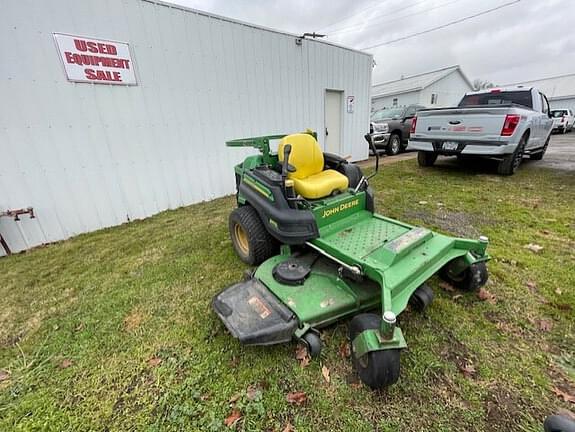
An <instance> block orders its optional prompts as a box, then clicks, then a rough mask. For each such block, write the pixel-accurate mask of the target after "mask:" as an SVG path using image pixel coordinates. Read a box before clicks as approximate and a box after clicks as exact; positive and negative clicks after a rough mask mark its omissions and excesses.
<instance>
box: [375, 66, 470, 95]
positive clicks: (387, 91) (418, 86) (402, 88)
mask: <svg viewBox="0 0 575 432" xmlns="http://www.w3.org/2000/svg"><path fill="white" fill-rule="evenodd" d="M455 71H459V73H460V74H461V75H462V76H463V79H464V80H465V81H467V83H468V84H469V87H470V88H472V87H473V86H472V85H471V83H470V82H469V80H468V79H467V77H466V76H465V75H464V74H463V72H462V71H461V68H460V67H459V65H455V66H449V67H446V68H442V69H437V70H434V71H431V72H425V73H421V74H417V75H411V76H408V77H405V78H402V79H398V80H394V81H387V82H383V83H380V84H374V85H373V86H372V88H371V94H372V97H374V98H376V97H382V96H389V95H394V94H400V93H408V92H412V91H418V90H423V89H424V88H426V87H429V86H430V85H431V84H433V83H435V82H437V81H439V80H440V79H442V78H445V77H446V76H448V75H451V74H452V73H454V72H455Z"/></svg>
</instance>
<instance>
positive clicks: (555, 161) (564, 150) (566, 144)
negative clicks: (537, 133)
mask: <svg viewBox="0 0 575 432" xmlns="http://www.w3.org/2000/svg"><path fill="white" fill-rule="evenodd" d="M525 166H526V167H527V166H529V167H545V168H554V169H558V170H566V171H575V132H571V133H567V134H554V135H552V136H551V142H550V143H549V147H548V148H547V153H545V157H544V158H543V160H542V161H539V162H532V161H530V162H529V163H526V164H525Z"/></svg>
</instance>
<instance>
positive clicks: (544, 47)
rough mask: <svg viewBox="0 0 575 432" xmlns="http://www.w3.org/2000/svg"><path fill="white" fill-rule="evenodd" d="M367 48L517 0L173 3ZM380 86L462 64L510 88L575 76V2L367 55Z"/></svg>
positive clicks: (520, 7)
mask: <svg viewBox="0 0 575 432" xmlns="http://www.w3.org/2000/svg"><path fill="white" fill-rule="evenodd" d="M171 1H172V2H173V3H178V4H181V5H184V6H189V7H192V8H195V9H200V10H204V11H207V12H212V13H215V14H218V15H224V16H227V17H230V18H235V19H239V20H242V21H246V22H250V23H254V24H259V25H263V26H266V27H272V28H276V29H279V30H285V31H288V32H292V33H297V34H301V33H304V32H313V31H316V32H321V33H325V34H326V35H327V39H328V40H329V41H332V42H336V43H339V44H341V45H345V46H349V47H353V48H360V49H361V48H364V47H369V46H373V45H376V44H378V43H381V42H386V41H390V40H393V39H397V38H401V37H403V36H407V35H411V34H413V33H418V32H421V31H425V30H428V29H431V28H433V27H437V26H441V25H443V24H447V23H449V22H451V21H455V20H458V19H461V18H464V17H466V16H469V15H474V14H477V13H479V12H482V11H484V10H487V9H491V8H494V7H497V6H500V5H503V4H505V3H510V2H511V1H513V0H481V1H478V0H356V1H349V0H330V1H328V0H322V1H319V0H318V1H313V0H283V1H280V0H171ZM367 51H368V52H371V53H372V54H374V57H375V61H376V64H377V65H376V67H375V69H374V71H373V81H374V83H379V82H382V81H388V80H393V79H398V78H400V77H401V75H406V76H407V75H413V74H417V73H421V72H427V71H430V70H433V69H439V68H442V67H445V66H451V65H454V64H459V65H460V66H461V67H462V69H463V71H464V73H465V74H466V75H467V76H468V78H469V79H470V80H472V81H473V80H474V79H476V78H481V79H484V80H489V81H492V82H494V83H495V84H507V83H513V82H518V81H526V80H533V79H538V78H545V77H550V76H555V75H561V74H566V73H574V72H575V0H520V1H519V2H518V3H516V4H513V5H510V6H508V7H504V8H502V9H500V10H497V11H494V12H492V13H489V14H486V15H482V16H479V17H476V18H473V19H471V20H468V21H465V22H463V23H460V24H455V25H452V26H450V27H447V28H444V29H441V30H437V31H434V32H431V33H427V34H425V35H421V36H417V37H414V38H411V39H407V40H403V41H400V42H396V43H392V44H389V45H385V46H381V47H378V48H374V49H370V50H367Z"/></svg>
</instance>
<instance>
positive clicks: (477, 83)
mask: <svg viewBox="0 0 575 432" xmlns="http://www.w3.org/2000/svg"><path fill="white" fill-rule="evenodd" d="M493 87H495V84H493V83H492V82H491V81H487V80H482V79H480V78H477V79H475V80H473V90H484V89H489V88H493Z"/></svg>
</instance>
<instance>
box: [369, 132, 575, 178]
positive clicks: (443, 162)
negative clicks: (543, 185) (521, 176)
mask: <svg viewBox="0 0 575 432" xmlns="http://www.w3.org/2000/svg"><path fill="white" fill-rule="evenodd" d="M416 157H417V152H416V151H410V152H407V153H401V154H399V155H397V156H386V155H385V154H383V153H382V154H381V160H380V163H381V164H382V165H383V166H385V165H389V164H392V163H394V162H400V161H402V160H406V159H414V158H416ZM374 164H375V158H374V157H373V156H371V157H370V158H369V159H368V160H366V161H362V162H359V163H358V165H359V166H361V167H362V168H366V167H368V166H373V165H374ZM436 165H437V166H444V167H446V168H447V167H451V169H454V168H457V167H459V168H460V167H461V166H460V165H459V164H458V162H457V160H456V159H455V158H454V157H440V158H439V159H438V160H437V162H436ZM532 168H551V169H556V170H560V171H575V131H573V132H570V133H567V134H553V135H551V142H550V143H549V147H548V148H547V152H546V153H545V157H544V158H543V160H541V161H532V160H529V159H528V158H525V159H523V164H522V165H521V167H520V169H532ZM465 169H467V170H469V169H472V170H475V171H477V172H481V171H484V172H486V173H496V171H497V163H496V162H495V161H491V160H487V159H483V160H481V159H479V160H474V161H473V162H470V163H467V164H466V165H465Z"/></svg>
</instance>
